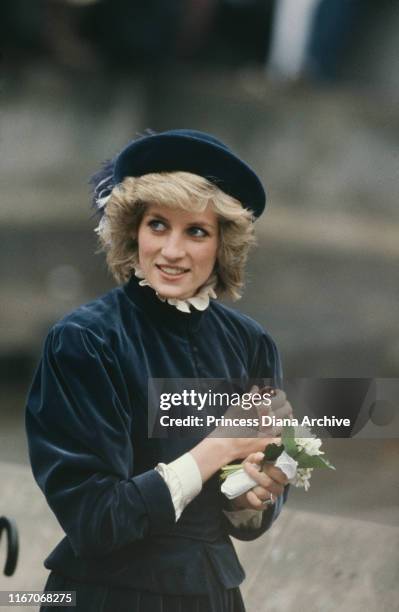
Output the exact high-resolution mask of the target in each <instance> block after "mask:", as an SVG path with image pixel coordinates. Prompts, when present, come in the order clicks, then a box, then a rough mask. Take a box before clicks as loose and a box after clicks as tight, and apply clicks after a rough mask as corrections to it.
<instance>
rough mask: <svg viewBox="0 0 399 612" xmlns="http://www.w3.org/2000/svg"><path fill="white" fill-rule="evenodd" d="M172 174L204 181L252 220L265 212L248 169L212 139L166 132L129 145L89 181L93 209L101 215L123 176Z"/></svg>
mask: <svg viewBox="0 0 399 612" xmlns="http://www.w3.org/2000/svg"><path fill="white" fill-rule="evenodd" d="M175 171H181V172H191V173H192V174H198V175H199V176H202V177H204V178H206V179H208V180H209V181H210V182H211V183H214V184H215V185H217V186H218V187H219V188H220V189H221V190H222V191H224V192H225V193H227V194H228V195H231V196H232V197H234V198H236V199H237V200H238V201H239V202H241V204H242V206H244V208H248V209H250V210H252V212H253V214H254V216H255V217H259V216H260V215H261V214H262V212H263V210H264V208H265V205H266V194H265V190H264V188H263V185H262V183H261V181H260V179H259V177H258V176H257V174H256V173H255V172H254V171H253V170H252V168H251V167H250V166H249V165H248V164H247V163H246V162H244V161H243V160H242V159H240V158H239V157H238V156H237V155H236V154H235V153H233V151H232V150H231V149H230V148H229V147H227V146H226V145H225V144H224V143H223V142H221V141H220V140H218V139H217V138H215V137H214V136H212V135H210V134H207V133H205V132H200V131H198V130H187V129H180V130H168V131H166V132H160V133H159V134H151V135H147V136H142V137H141V138H137V139H136V140H132V141H131V142H129V143H128V145H126V147H125V148H124V149H123V150H122V151H121V152H120V153H119V154H118V155H117V156H116V157H115V158H114V159H112V160H110V161H108V162H106V164H105V165H104V168H103V169H102V170H100V171H99V172H98V173H96V174H95V175H94V176H93V177H92V179H91V183H92V185H93V188H94V206H95V208H97V209H99V212H100V213H101V214H102V213H103V212H104V206H103V204H104V203H103V198H104V197H107V196H108V195H109V194H110V193H111V191H112V189H113V187H115V185H118V184H119V183H121V182H122V181H123V179H124V178H125V177H127V176H143V175H145V174H149V173H152V172H175Z"/></svg>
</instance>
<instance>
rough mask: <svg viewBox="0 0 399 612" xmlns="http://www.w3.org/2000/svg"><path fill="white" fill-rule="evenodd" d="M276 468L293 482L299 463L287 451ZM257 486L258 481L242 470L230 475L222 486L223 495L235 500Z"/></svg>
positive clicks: (282, 454) (278, 460) (276, 464)
mask: <svg viewBox="0 0 399 612" xmlns="http://www.w3.org/2000/svg"><path fill="white" fill-rule="evenodd" d="M274 465H275V466H276V467H278V468H280V470H281V471H282V472H284V474H285V475H286V476H287V478H288V480H292V479H293V478H294V477H295V475H296V471H297V467H298V462H297V461H295V459H293V458H292V457H290V456H289V455H288V453H286V452H285V451H283V452H282V453H281V455H280V456H279V457H278V459H277V460H276V462H275V464H274ZM256 485H257V483H256V481H255V480H253V478H251V477H250V476H249V475H248V474H247V472H246V471H245V470H244V469H243V468H241V469H239V470H237V471H236V472H233V474H229V476H227V478H226V480H225V481H224V482H223V484H222V486H221V491H222V493H223V494H224V495H225V496H226V497H227V498H228V499H234V498H235V497H238V496H239V495H242V494H243V493H246V492H247V491H249V490H250V489H252V488H253V487H255V486H256Z"/></svg>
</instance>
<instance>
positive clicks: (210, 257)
mask: <svg viewBox="0 0 399 612" xmlns="http://www.w3.org/2000/svg"><path fill="white" fill-rule="evenodd" d="M216 257H217V244H216V243H214V244H209V245H208V246H207V248H206V249H205V250H204V251H203V252H202V253H201V256H200V257H199V259H200V264H201V266H204V267H207V268H213V266H214V265H215V262H216Z"/></svg>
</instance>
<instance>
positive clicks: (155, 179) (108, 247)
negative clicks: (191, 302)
mask: <svg viewBox="0 0 399 612" xmlns="http://www.w3.org/2000/svg"><path fill="white" fill-rule="evenodd" d="M152 204H157V205H161V206H168V207H170V208H182V209H184V210H188V211H195V212H202V211H203V210H205V208H206V207H207V206H208V205H210V206H211V207H212V208H213V210H214V211H215V213H216V214H217V217H218V221H219V244H218V252H217V259H216V265H215V269H214V273H215V274H216V278H217V284H216V287H215V290H216V293H217V294H218V296H223V295H225V296H228V297H230V298H232V299H235V300H237V299H239V298H240V297H241V293H240V289H241V288H242V286H243V277H244V267H245V263H246V261H247V257H248V251H249V249H250V247H251V246H252V245H253V244H254V243H255V236H254V229H253V222H252V213H251V212H250V211H249V210H247V209H246V208H244V207H243V206H242V205H241V204H240V202H239V201H238V200H236V199H235V198H233V197H231V196H229V195H227V194H226V193H224V192H223V191H221V190H220V189H219V188H218V187H217V186H216V185H215V184H213V183H211V182H210V181H208V180H207V179H205V178H203V177H202V176H198V175H196V174H191V173H190V172H162V173H151V174H145V175H143V176H140V177H127V178H125V179H124V180H123V182H122V183H121V184H120V185H117V186H116V187H114V189H113V190H112V192H111V195H110V197H109V200H108V202H107V204H106V207H105V214H104V217H103V218H102V220H101V222H100V224H99V226H98V228H97V233H98V236H99V241H100V250H101V251H105V252H106V259H107V265H108V269H109V270H110V272H111V273H112V275H113V276H114V278H115V279H116V281H117V282H118V283H124V282H126V281H128V280H129V278H130V277H131V276H132V274H133V273H134V268H135V267H136V266H137V265H138V263H139V262H138V241H137V235H138V229H139V227H140V223H141V220H142V218H143V216H144V213H145V211H146V209H147V207H148V206H150V205H152Z"/></svg>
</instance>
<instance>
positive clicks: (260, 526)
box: [223, 332, 289, 541]
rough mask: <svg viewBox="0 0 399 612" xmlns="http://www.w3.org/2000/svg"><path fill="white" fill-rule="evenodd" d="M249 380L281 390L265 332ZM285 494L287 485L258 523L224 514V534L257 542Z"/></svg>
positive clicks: (276, 356) (276, 358)
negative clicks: (231, 517)
mask: <svg viewBox="0 0 399 612" xmlns="http://www.w3.org/2000/svg"><path fill="white" fill-rule="evenodd" d="M250 378H251V382H252V383H254V382H256V383H257V384H258V385H259V386H263V385H264V384H269V381H270V382H271V384H272V385H273V386H275V387H276V388H278V389H281V388H282V386H283V372H282V367H281V359H280V354H279V352H278V349H277V346H276V344H275V342H274V340H273V339H272V338H271V337H270V336H269V334H267V333H266V332H263V333H262V334H261V336H260V338H258V340H257V343H256V349H255V350H254V359H253V362H252V364H251V368H250ZM288 490H289V485H286V486H285V487H284V492H283V494H282V495H280V496H279V497H278V498H277V499H276V502H275V504H273V505H272V506H269V507H268V508H267V509H266V510H264V511H263V512H262V513H261V514H262V519H261V520H260V521H259V518H258V517H256V519H255V520H254V514H253V515H252V516H251V515H250V512H251V511H244V512H243V513H242V520H240V519H239V516H240V514H239V512H237V513H235V516H234V521H231V520H229V512H227V514H226V513H225V512H224V513H223V514H224V517H223V525H224V528H225V530H226V532H227V533H228V534H229V535H231V536H233V537H234V538H237V539H238V540H247V541H249V540H255V539H256V538H259V536H261V535H262V534H263V533H265V531H267V530H268V529H269V528H270V527H271V526H272V524H273V523H274V521H275V520H276V519H277V517H278V516H279V514H280V512H281V509H282V507H283V505H284V503H285V502H286V500H287V496H288ZM223 497H224V496H223ZM223 505H224V509H225V510H227V511H229V510H231V507H230V505H229V501H228V500H227V498H224V500H223ZM255 512H257V511H254V513H255ZM258 514H259V513H258Z"/></svg>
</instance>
